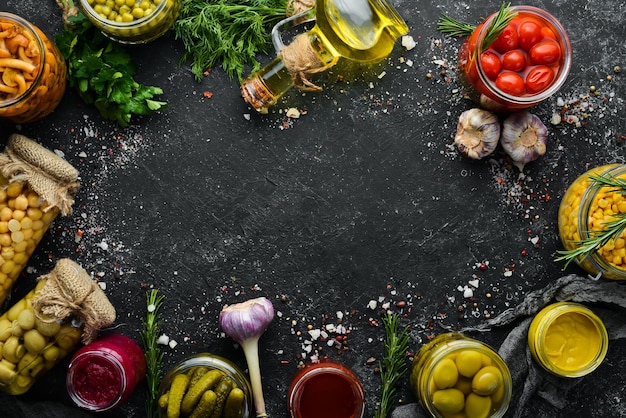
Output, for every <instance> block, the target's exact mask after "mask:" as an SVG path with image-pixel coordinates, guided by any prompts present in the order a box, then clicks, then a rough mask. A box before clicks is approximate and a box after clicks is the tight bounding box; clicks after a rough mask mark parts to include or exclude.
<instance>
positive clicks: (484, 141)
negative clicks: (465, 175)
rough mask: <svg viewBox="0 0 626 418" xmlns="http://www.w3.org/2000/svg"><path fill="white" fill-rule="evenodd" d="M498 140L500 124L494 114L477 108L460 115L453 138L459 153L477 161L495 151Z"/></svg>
mask: <svg viewBox="0 0 626 418" xmlns="http://www.w3.org/2000/svg"><path fill="white" fill-rule="evenodd" d="M499 139H500V122H499V121H498V117H497V116H496V115H495V114H493V113H491V112H489V111H487V110H483V109H479V108H474V109H469V110H466V111H465V112H463V113H461V116H460V117H459V123H458V125H457V131H456V136H455V137H454V143H455V144H456V146H457V148H458V149H459V151H461V153H463V154H465V155H467V156H468V157H470V158H473V159H476V160H479V159H481V158H483V157H486V156H487V155H489V154H491V153H492V152H493V151H494V150H495V149H496V147H497V146H498V140H499Z"/></svg>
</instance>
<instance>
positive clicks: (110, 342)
mask: <svg viewBox="0 0 626 418" xmlns="http://www.w3.org/2000/svg"><path fill="white" fill-rule="evenodd" d="M145 376H146V358H145V356H144V353H143V350H142V348H141V347H140V346H139V345H138V344H137V343H136V342H135V341H134V340H133V339H132V338H129V337H127V336H125V335H121V334H110V335H107V336H105V337H102V338H99V339H97V340H96V341H94V342H92V343H90V344H88V345H86V346H84V347H82V348H81V349H80V350H78V351H77V352H76V354H74V356H73V357H72V360H71V361H70V364H69V366H68V369H67V376H66V387H67V391H68V393H69V395H70V398H72V400H73V401H74V403H75V404H76V405H77V406H79V407H81V408H83V409H86V410H89V411H98V412H101V411H108V410H110V409H113V408H116V407H118V406H120V405H122V404H124V403H125V402H126V401H127V400H128V397H129V396H130V395H131V394H132V392H133V391H134V390H135V388H136V387H137V385H138V384H139V382H141V381H142V380H143V379H144V377H145Z"/></svg>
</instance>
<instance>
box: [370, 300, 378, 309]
mask: <svg viewBox="0 0 626 418" xmlns="http://www.w3.org/2000/svg"><path fill="white" fill-rule="evenodd" d="M377 305H378V303H376V301H375V300H370V301H369V302H368V303H367V307H368V308H370V309H371V310H375V309H376V306H377Z"/></svg>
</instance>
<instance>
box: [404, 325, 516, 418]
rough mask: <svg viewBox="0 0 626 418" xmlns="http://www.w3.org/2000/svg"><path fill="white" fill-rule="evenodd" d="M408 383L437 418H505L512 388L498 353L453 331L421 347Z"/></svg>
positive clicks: (426, 408) (423, 405)
mask: <svg viewBox="0 0 626 418" xmlns="http://www.w3.org/2000/svg"><path fill="white" fill-rule="evenodd" d="M410 383H411V388H412V390H413V393H414V394H415V396H416V397H417V398H418V399H419V401H420V403H421V405H422V407H423V408H424V409H425V410H426V411H428V412H429V413H430V415H431V416H432V417H435V418H447V417H451V416H454V417H458V418H476V417H484V418H495V417H503V416H504V413H505V412H506V410H507V409H508V407H509V401H510V399H511V393H512V387H513V383H512V380H511V374H510V372H509V368H508V367H507V365H506V363H505V362H504V360H503V359H502V357H500V355H499V354H498V353H497V352H496V351H494V350H493V349H492V348H491V347H489V346H488V345H487V344H485V343H483V342H481V341H478V340H475V339H473V338H470V337H467V336H465V335H463V334H460V333H456V332H451V333H446V334H441V335H438V336H437V337H435V338H434V339H433V340H431V341H430V342H429V343H428V344H425V345H423V346H422V347H421V348H420V350H419V351H418V353H417V355H416V356H415V357H414V359H413V364H412V365H411V375H410Z"/></svg>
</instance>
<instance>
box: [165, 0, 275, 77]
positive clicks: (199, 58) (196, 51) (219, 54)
mask: <svg viewBox="0 0 626 418" xmlns="http://www.w3.org/2000/svg"><path fill="white" fill-rule="evenodd" d="M286 11H287V0H183V5H182V8H181V10H180V14H179V16H178V19H177V20H176V22H175V23H174V32H175V36H176V39H181V40H182V41H183V44H184V46H185V53H184V54H183V57H182V61H185V60H188V59H192V60H193V62H192V66H191V72H192V73H193V75H194V76H195V78H196V80H198V81H200V80H201V79H202V76H203V74H204V72H205V71H206V70H207V69H209V68H211V67H213V66H215V65H220V64H221V66H222V68H223V69H224V71H226V73H227V74H228V75H229V76H230V77H233V76H235V75H236V76H237V77H238V78H239V81H241V80H243V76H244V68H245V65H246V64H250V65H252V71H257V70H258V69H259V68H260V67H261V66H260V64H259V62H258V61H257V60H256V55H257V54H259V53H267V52H268V46H269V45H270V42H269V41H270V38H271V30H272V28H273V27H274V25H275V24H276V23H278V22H279V21H280V20H282V19H284V18H285V14H286Z"/></svg>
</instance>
